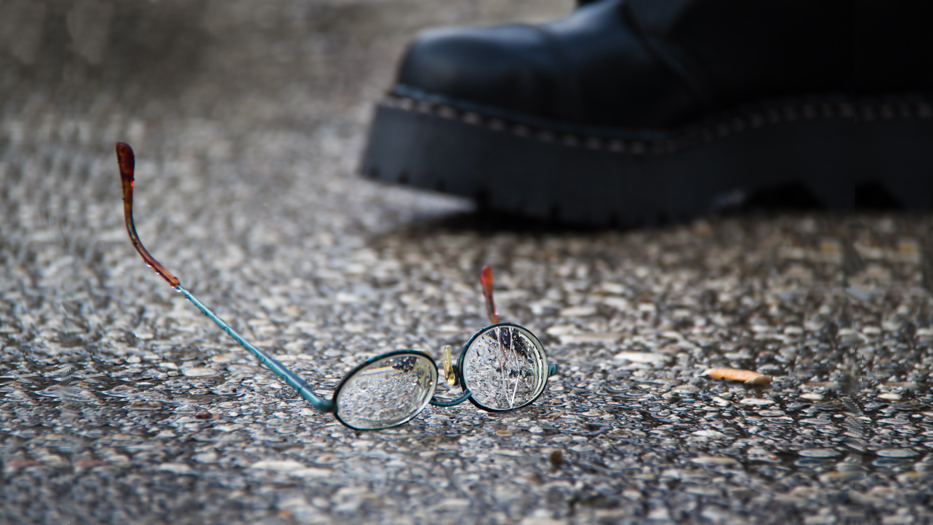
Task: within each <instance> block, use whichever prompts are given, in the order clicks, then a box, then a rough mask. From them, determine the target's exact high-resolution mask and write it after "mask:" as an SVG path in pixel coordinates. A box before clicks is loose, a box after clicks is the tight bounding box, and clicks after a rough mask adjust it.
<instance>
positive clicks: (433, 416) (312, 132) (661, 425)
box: [0, 0, 933, 525]
mask: <svg viewBox="0 0 933 525" xmlns="http://www.w3.org/2000/svg"><path fill="white" fill-rule="evenodd" d="M569 4H570V3H569V2H565V1H561V2H558V1H553V2H550V1H549V2H540V1H531V0H523V1H514V2H508V3H503V2H497V1H494V0H457V1H444V2H428V1H427V0H354V1H323V0H319V1H301V2H299V1H285V0H282V1H274V2H258V1H254V0H249V1H247V0H238V1H216V2H208V1H196V0H195V1H185V2H183V1H180V0H178V1H176V0H162V1H159V2H145V3H143V2H129V1H114V2H108V1H104V0H85V1H75V2H71V1H46V2H40V1H36V0H30V1H8V2H3V3H0V15H2V16H0V18H2V19H3V20H4V22H5V25H2V27H0V31H2V33H0V71H2V72H3V73H2V78H0V103H2V112H0V356H2V358H0V467H2V469H0V502H2V505H0V522H2V523H95V524H96V523H153V524H161V523H166V524H172V525H181V524H186V523H197V524H203V523H254V524H260V523H261V524H270V525H271V524H283V525H284V524H290V523H380V522H382V523H432V524H434V523H484V524H486V523H519V524H521V525H554V524H571V523H644V522H652V523H665V522H682V523H749V522H755V523H806V524H809V525H817V524H831V523H837V524H843V523H884V524H886V525H897V524H909V523H931V522H933V511H931V510H930V507H931V504H933V488H931V487H933V395H931V394H930V386H931V382H933V377H931V368H933V351H931V344H933V325H931V315H933V310H931V306H933V305H931V289H933V257H931V253H933V252H931V248H933V244H931V241H933V239H931V237H930V232H931V227H933V217H931V216H929V215H907V214H899V213H895V212H883V213H857V214H839V215H830V214H821V213H818V212H813V211H808V212H796V213H781V214H773V213H770V214H766V213H758V212H750V213H749V212H746V213H742V214H733V215H726V216H710V217H705V218H701V219H696V220H694V221H691V222H687V223H680V224H670V225H655V226H651V227H644V228H638V229H627V230H581V229H572V228H558V227H554V226H553V225H547V224H539V223H534V222H528V221H523V220H520V219H518V218H514V217H507V216H500V215H489V214H486V213H484V212H482V211H478V210H475V209H474V208H473V206H472V204H471V203H469V202H467V201H464V200H460V199H456V198H451V197H445V196H441V195H436V194H431V193H424V192H419V191H413V190H409V189H407V188H404V187H395V186H384V185H380V184H377V183H374V182H371V181H368V180H365V179H363V178H362V177H361V176H359V175H358V174H357V173H356V171H357V169H358V163H359V160H360V154H361V150H362V147H363V142H364V140H365V133H366V126H367V123H368V121H369V119H370V118H371V115H372V108H373V104H374V103H375V102H376V101H377V100H378V99H379V98H380V97H381V96H382V94H383V92H384V90H385V89H386V88H387V87H388V86H389V83H390V81H391V78H392V74H393V69H394V66H395V61H396V60H397V58H398V56H399V55H400V53H401V52H402V50H403V48H404V45H405V42H406V41H407V40H408V39H409V38H410V37H411V36H412V35H413V34H414V33H415V32H416V31H417V30H419V29H420V28H423V27H430V26H434V25H444V24H483V23H493V22H500V21H509V20H525V21H534V20H543V19H547V18H552V17H556V16H559V15H560V14H562V13H565V12H567V10H569V9H570V7H571V6H570V5H569ZM117 140H121V141H125V142H128V143H130V144H132V145H133V147H134V148H135V150H136V153H137V171H136V221H137V227H138V230H139V234H140V236H141V238H142V240H143V242H145V243H146V245H147V246H148V248H149V249H150V251H151V252H152V253H153V255H154V256H155V257H156V258H157V259H159V260H160V261H161V262H162V263H163V264H164V265H165V266H166V267H167V268H168V269H169V270H170V271H172V272H173V273H174V274H176V275H177V276H178V277H179V278H180V279H181V282H182V283H183V284H184V285H185V286H186V287H187V288H188V289H189V290H191V291H192V292H193V293H195V294H196V295H197V296H198V297H199V298H200V299H201V300H202V301H203V302H204V303H206V304H207V305H208V306H210V307H212V308H214V309H215V310H216V311H217V313H218V314H219V315H220V316H221V317H223V318H224V319H226V320H227V321H229V322H230V323H231V324H232V325H233V326H234V327H235V328H236V329H237V330H239V331H240V332H241V333H242V334H243V335H244V336H245V337H246V338H247V339H249V340H251V341H253V342H254V343H255V344H256V345H257V346H258V347H260V348H262V349H263V350H265V351H267V352H269V353H271V354H272V355H274V356H275V357H276V358H277V359H278V360H280V361H281V362H282V363H284V364H286V365H287V366H289V367H290V368H292V369H293V370H295V371H296V372H297V373H298V374H299V375H300V376H302V377H303V378H305V379H306V380H307V381H308V382H309V383H310V384H311V385H313V386H315V387H316V388H318V389H319V390H320V391H322V392H325V393H327V392H332V391H333V389H334V388H335V387H336V386H337V382H338V381H339V380H340V378H341V377H342V376H343V375H344V374H345V373H346V372H347V371H348V370H350V369H351V368H352V367H353V366H355V365H356V364H358V363H360V362H362V361H364V360H365V359H367V358H369V357H372V356H375V355H377V354H379V353H381V352H385V351H388V350H392V349H398V348H411V349H418V350H422V351H425V352H428V353H430V354H431V355H433V356H434V357H435V358H436V359H438V360H440V357H441V349H442V347H443V346H444V345H445V344H451V345H453V346H454V348H455V349H458V348H460V346H462V345H463V343H465V342H466V341H467V340H468V339H469V337H470V336H471V335H472V334H473V333H474V332H476V331H477V330H478V329H480V328H482V327H483V326H485V325H486V324H487V321H486V319H485V308H484V304H483V298H482V295H481V290H480V285H479V271H480V268H481V267H482V266H483V265H487V264H488V265H491V266H492V267H493V268H494V271H495V285H496V298H497V304H498V309H499V312H500V314H501V315H502V318H503V320H507V321H512V322H516V323H519V324H521V325H524V326H526V327H528V328H529V329H530V330H532V331H533V332H535V333H536V334H538V336H539V337H540V338H541V340H542V342H543V344H544V346H545V348H546V350H547V353H548V357H549V359H550V360H551V362H553V363H556V364H557V365H558V367H559V374H558V375H557V376H554V377H552V378H551V379H550V381H549V383H548V388H547V390H546V391H545V393H544V395H543V396H542V397H541V398H540V399H538V400H537V401H536V402H535V403H533V404H532V405H531V406H529V407H527V408H524V409H521V410H518V411H516V412H506V413H490V412H483V411H481V410H478V409H477V408H475V407H474V406H472V405H470V404H469V403H466V404H463V405H460V406H457V407H453V408H436V407H429V408H427V409H426V410H425V411H424V412H423V413H422V414H421V415H420V416H419V417H417V418H416V419H414V420H413V421H411V422H410V423H408V424H407V425H404V426H401V427H398V428H394V429H390V430H383V431H375V432H360V431H354V430H350V429H348V428H346V427H344V426H342V425H341V424H339V423H338V422H337V421H336V419H335V418H334V417H333V416H332V415H330V414H322V413H319V412H317V411H315V410H313V409H312V408H311V407H310V406H309V405H308V404H307V403H306V402H305V401H303V400H302V399H301V398H299V397H297V396H296V394H295V393H294V392H293V391H291V390H290V389H289V388H288V387H287V386H285V385H283V384H282V383H280V382H279V381H278V380H277V379H275V378H274V377H273V375H272V374H271V373H270V372H269V371H268V370H266V369H265V368H262V367H261V366H260V365H259V364H258V363H257V362H256V361H255V360H254V359H253V358H252V357H250V356H249V354H248V353H247V352H246V351H245V350H243V349H242V348H240V347H239V346H238V345H237V344H236V343H235V342H234V341H233V340H232V339H230V338H229V337H228V336H227V335H225V334H224V333H222V332H221V331H220V330H219V329H218V328H217V327H216V326H214V325H213V324H212V323H211V322H210V321H209V320H208V319H207V318H206V317H204V316H203V315H202V314H201V313H199V312H198V311H197V310H196V309H195V308H194V306H193V305H191V304H190V303H188V302H187V301H186V300H185V299H184V297H182V296H181V295H180V294H178V293H176V292H174V291H173V290H172V289H171V288H170V287H169V286H168V285H167V284H166V283H165V282H164V281H162V280H161V279H160V278H159V277H158V276H157V275H156V274H155V273H153V272H152V271H151V270H150V269H148V268H147V267H146V265H145V264H144V263H143V262H142V260H141V259H140V258H139V257H138V256H137V254H136V253H135V252H134V251H133V248H132V246H131V244H130V242H129V240H128V238H127V236H126V231H125V229H124V225H123V216H122V204H121V197H120V184H119V176H118V172H117V166H116V159H115V156H114V153H113V146H114V142H115V141H117ZM455 351H456V350H455ZM714 367H734V368H742V369H750V370H754V371H758V372H761V373H765V374H768V375H770V376H772V377H773V381H772V383H771V384H770V385H767V386H764V387H752V386H745V385H743V384H740V383H729V382H725V381H722V380H716V379H711V378H707V377H704V376H703V375H702V373H703V372H704V370H706V369H708V368H714ZM440 388H441V390H445V389H446V388H447V387H446V386H445V385H442V386H441V387H440ZM445 395H446V394H445Z"/></svg>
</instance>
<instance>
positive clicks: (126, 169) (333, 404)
mask: <svg viewBox="0 0 933 525" xmlns="http://www.w3.org/2000/svg"><path fill="white" fill-rule="evenodd" d="M116 153H117V164H118V166H119V171H120V179H121V184H122V189H123V210H124V222H125V224H126V229H127V233H128V235H129V237H130V241H131V242H132V244H133V247H134V248H135V249H136V251H137V253H139V255H140V256H141V257H142V258H143V260H144V261H145V262H146V263H147V264H148V265H149V267H151V268H152V269H153V270H154V271H155V272H156V273H157V274H159V276H161V277H162V278H163V279H165V280H166V281H167V282H168V283H169V285H171V286H172V287H173V288H174V289H175V290H176V291H178V292H179V293H181V294H182V295H184V296H185V298H186V299H188V300H189V301H190V302H191V303H192V304H194V305H195V307H197V308H198V309H199V310H200V311H201V313H203V314H204V315H206V316H207V317H208V318H210V319H211V320H212V321H214V323H215V324H216V325H217V326H219V327H220V328H221V329H222V330H223V331H224V332H225V333H226V334H227V335H229V336H230V337H232V338H233V339H234V340H235V341H236V342H237V343H239V344H240V346H242V347H243V348H245V349H246V350H247V351H249V352H250V353H251V354H252V355H253V357H255V358H256V359H257V360H258V361H259V362H260V364H262V365H263V366H265V367H266V368H268V369H269V370H270V371H271V372H272V373H273V374H275V375H276V376H277V377H278V378H279V379H281V380H282V381H284V382H285V384H287V385H288V386H290V387H292V388H293V389H295V390H296V391H297V392H298V395H299V396H300V397H301V398H303V399H304V400H305V401H307V402H308V403H310V404H311V406H312V407H314V408H315V409H317V410H319V411H321V412H325V413H327V412H330V413H333V414H334V416H335V418H336V419H337V420H338V421H339V422H340V423H341V424H343V425H344V426H346V427H348V428H351V429H354V430H385V429H388V428H393V427H397V426H400V425H404V424H405V423H408V422H409V421H411V420H412V419H414V418H415V417H417V416H418V415H419V414H421V412H423V411H424V409H425V408H427V405H429V404H430V405H433V406H438V407H451V406H456V405H459V404H461V403H463V402H464V401H466V400H469V401H470V402H471V403H472V404H473V405H474V406H476V407H477V408H479V409H481V410H485V411H488V412H509V411H512V410H517V409H520V408H523V407H526V406H528V405H530V404H532V403H534V402H535V401H537V400H538V398H539V397H541V395H542V394H544V391H545V390H546V389H547V388H546V386H547V380H548V378H550V377H551V376H553V375H555V374H557V365H555V364H550V365H548V363H547V353H546V352H545V351H544V346H543V345H542V344H541V341H540V340H538V338H537V336H535V335H534V334H533V333H532V332H531V331H530V330H528V329H527V328H525V327H523V326H521V325H517V324H514V323H508V322H502V323H500V322H498V314H497V313H496V312H495V305H494V303H493V301H492V273H491V269H489V267H485V268H484V269H483V279H482V280H483V287H484V295H485V296H486V305H487V313H488V314H489V316H490V319H491V320H492V321H493V324H491V325H488V326H486V327H484V328H482V329H481V330H479V331H478V332H476V333H475V334H474V335H473V336H472V337H471V338H470V340H469V341H467V343H466V344H465V345H464V347H463V350H462V351H461V352H460V357H459V359H458V362H457V365H456V366H454V367H453V368H454V370H453V372H454V374H455V377H456V382H455V383H453V384H455V385H456V384H459V385H460V386H461V388H462V389H463V393H462V394H461V395H460V397H457V398H455V399H453V400H451V401H444V400H441V399H438V398H437V395H436V394H437V385H438V381H437V379H438V376H439V375H440V374H439V373H438V368H437V362H436V361H435V360H434V358H433V357H431V356H430V355H429V354H427V353H426V352H422V351H420V350H413V349H400V350H393V351H390V352H386V353H383V354H379V355H377V356H374V357H371V358H369V359H367V360H365V361H363V362H362V363H360V364H359V365H357V366H355V367H353V368H352V369H351V370H350V371H349V372H347V373H346V374H345V375H344V376H343V378H342V379H341V380H340V382H339V383H338V384H337V387H336V388H335V389H334V393H333V398H332V399H330V400H328V399H326V398H324V397H323V396H321V395H319V394H317V393H315V392H314V391H313V390H312V389H311V385H309V384H308V382H307V381H305V380H304V379H302V378H301V377H299V376H298V375H297V374H295V373H294V372H292V371H291V370H289V369H288V368H287V367H286V366H285V365H283V364H282V363H281V362H280V361H279V360H278V359H276V358H274V357H273V356H271V355H269V354H267V353H266V352H264V351H262V350H260V349H259V348H257V347H255V346H253V345H252V344H251V343H250V342H249V341H247V340H246V339H245V338H243V336H241V335H240V334H239V333H238V332H237V331H236V330H234V329H233V327H231V326H230V325H229V324H227V322H226V321H224V320H223V319H221V318H220V317H219V316H217V314H215V313H214V312H213V311H212V310H211V309H210V308H208V307H207V305H205V304H204V303H202V302H201V301H200V300H199V299H198V298H197V297H195V296H194V294H192V293H191V292H190V291H188V290H187V289H186V288H184V287H183V286H182V285H181V282H180V281H179V279H178V278H177V277H175V276H174V275H172V273H171V272H169V271H168V270H167V269H166V268H165V267H164V266H162V265H161V264H160V263H159V262H158V261H157V260H156V259H155V258H154V257H153V256H152V255H151V254H150V253H149V251H148V250H147V249H146V247H145V246H144V245H143V244H142V241H141V240H140V239H139V234H138V233H137V232H136V224H135V221H134V220H133V186H134V182H135V180H134V172H135V154H134V153H133V148H132V147H130V145H129V144H126V143H124V142H118V143H117V144H116ZM487 279H488V281H487ZM499 327H514V328H518V329H520V330H522V331H524V332H525V333H526V334H527V335H528V336H530V337H531V338H532V339H533V341H532V343H533V344H534V346H535V348H536V349H538V350H540V355H541V357H542V358H543V360H544V366H545V367H547V377H545V378H544V379H543V384H544V386H542V388H541V390H540V391H539V392H538V393H537V394H536V395H535V396H534V397H533V398H532V399H530V400H528V401H526V402H525V403H523V404H522V405H520V406H518V407H514V408H507V409H496V408H492V407H488V406H485V405H483V404H481V403H480V402H478V401H477V400H476V399H475V398H474V397H473V393H472V391H471V390H470V389H469V388H468V386H467V384H466V379H465V377H464V374H463V370H464V361H465V359H466V355H467V351H468V350H469V348H470V346H471V345H472V344H473V342H474V341H476V340H477V338H479V337H481V336H482V335H483V334H485V333H486V332H488V331H490V330H492V329H497V328H499ZM403 355H411V356H416V357H422V358H425V359H427V360H428V361H429V362H430V363H432V364H433V365H434V368H433V370H434V378H433V380H432V384H433V391H432V393H431V397H430V399H429V400H428V401H427V403H423V404H422V406H421V407H420V408H419V409H418V410H417V411H415V412H413V413H412V414H411V415H410V416H408V417H406V418H404V419H402V420H400V421H398V422H395V423H393V424H391V425H387V426H384V427H378V428H372V429H364V428H359V427H356V426H353V425H351V424H349V423H347V422H346V421H344V420H343V419H342V418H341V417H340V416H339V414H338V405H337V399H338V397H339V395H340V391H341V389H342V388H343V387H344V386H346V385H347V384H348V381H349V380H350V379H351V378H353V377H354V376H355V375H357V374H358V373H359V372H361V371H362V370H364V369H365V368H366V367H367V366H369V365H371V364H373V363H376V362H378V361H380V360H383V359H386V358H388V357H395V356H403ZM446 373H447V371H446V370H445V374H446Z"/></svg>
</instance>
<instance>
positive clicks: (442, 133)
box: [361, 94, 933, 226]
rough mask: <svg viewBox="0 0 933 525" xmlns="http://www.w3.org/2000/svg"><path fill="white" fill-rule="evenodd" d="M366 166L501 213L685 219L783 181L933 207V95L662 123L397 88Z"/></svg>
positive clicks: (795, 105)
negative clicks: (491, 105)
mask: <svg viewBox="0 0 933 525" xmlns="http://www.w3.org/2000/svg"><path fill="white" fill-rule="evenodd" d="M361 170H362V172H363V174H364V175H365V176H367V177H369V178H372V179H377V180H383V181H391V182H398V183H403V184H409V185H412V186H416V187H421V188H427V189H433V190H436V191H440V192H444V193H450V194H455V195H461V196H465V197H469V198H473V199H475V200H477V203H478V205H479V206H481V207H482V208H488V209H491V210H494V211H498V212H506V213H514V214H519V215H524V216H529V217H533V218H539V219H547V220H556V221H558V222H562V223H568V224H580V225H592V226H610V225H620V226H635V225H642V224H651V223H658V222H666V221H679V220H684V219H688V218H691V217H696V216H699V215H705V214H709V213H711V212H715V210H717V209H720V208H722V207H723V206H724V205H729V203H730V202H734V201H736V200H741V199H742V198H743V196H748V195H751V194H753V193H754V192H756V191H759V190H763V189H767V188H779V187H785V188H786V187H791V188H796V189H799V190H800V191H802V192H809V194H810V195H812V197H813V199H815V201H816V203H817V204H818V205H821V206H822V207H823V208H825V209H829V210H841V211H846V210H852V209H857V208H860V207H863V206H865V205H866V204H870V203H871V202H876V201H877V197H878V194H879V193H881V194H884V198H883V199H882V200H883V201H884V202H885V203H887V204H889V205H890V206H893V207H898V208H903V209H907V210H917V211H924V210H929V209H930V208H931V204H933V95H929V94H910V95H899V96H896V97H883V98H882V97H876V98H861V99H857V100H854V99H851V98H848V97H844V96H824V97H807V98H797V99H784V100H777V101H772V102H768V103H763V104H758V105H755V106H750V107H744V108H740V109H737V110H733V111H729V112H724V113H723V114H721V115H719V116H717V117H716V118H711V119H706V120H704V121H702V122H697V123H695V124H692V125H689V126H686V127H684V128H682V129H678V130H663V131H658V130H627V129H606V128H588V129H581V128H575V127H573V126H570V125H565V124H562V123H556V122H544V121H541V120H539V119H535V118H532V117H527V116H524V115H517V114H503V113H502V112H497V111H495V110H493V109H489V110H486V109H485V108H475V107H473V108H470V109H463V105H456V104H445V103H441V102H436V101H428V100H424V99H416V98H409V97H401V96H389V97H387V98H385V99H384V100H382V101H381V102H380V103H379V104H378V105H377V109H376V114H375V119H374V121H373V124H372V127H371V131H370V136H369V143H368V146H367V149H366V151H365V154H364V158H363V162H362V166H361ZM789 185H790V186H789ZM795 191H796V190H795ZM872 199H875V201H873V200H872Z"/></svg>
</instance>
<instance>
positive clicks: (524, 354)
mask: <svg viewBox="0 0 933 525" xmlns="http://www.w3.org/2000/svg"><path fill="white" fill-rule="evenodd" d="M465 351H466V356H465V357H464V362H463V378H464V382H465V383H466V385H465V386H466V388H468V389H469V390H470V391H471V392H472V393H473V399H474V400H475V401H476V402H477V403H479V404H480V405H481V406H483V407H485V408H488V409H491V410H510V409H513V408H519V407H522V406H525V405H527V404H528V403H530V402H532V401H534V400H535V399H536V398H537V397H538V395H540V394H541V392H542V391H543V390H544V385H545V382H546V381H547V362H546V359H545V357H544V351H543V350H542V348H541V343H539V342H538V340H537V339H536V338H535V337H534V336H533V335H531V333H530V332H528V331H527V330H524V329H522V328H519V327H517V326H494V327H489V328H487V329H486V330H485V331H484V332H482V333H481V334H480V335H478V336H477V337H476V338H475V339H474V340H473V342H472V343H471V344H470V346H469V347H468V348H467V349H466V350H465Z"/></svg>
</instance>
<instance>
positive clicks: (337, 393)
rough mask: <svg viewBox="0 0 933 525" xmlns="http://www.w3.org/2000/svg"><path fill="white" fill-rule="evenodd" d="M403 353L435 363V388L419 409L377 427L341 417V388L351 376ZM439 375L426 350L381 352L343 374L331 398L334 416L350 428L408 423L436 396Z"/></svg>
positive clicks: (394, 425) (357, 428)
mask: <svg viewBox="0 0 933 525" xmlns="http://www.w3.org/2000/svg"><path fill="white" fill-rule="evenodd" d="M401 355H412V356H416V357H423V358H425V359H427V360H428V362H429V363H431V364H433V365H434V366H433V367H431V368H430V370H432V371H433V372H434V374H433V375H434V377H433V379H432V381H431V382H432V384H433V385H434V388H432V389H431V395H429V396H427V397H426V398H425V400H424V401H423V402H422V403H421V406H420V407H419V408H418V410H416V411H414V412H413V413H412V414H411V415H410V416H408V417H407V418H405V419H403V420H401V421H398V422H396V423H393V424H391V425H387V426H384V427H375V428H360V427H356V426H353V425H351V424H349V423H347V422H346V421H344V420H343V418H341V417H340V412H339V406H338V403H337V398H339V397H340V391H341V390H342V389H343V387H344V386H345V385H346V384H347V382H348V381H349V380H350V378H351V377H353V376H354V375H356V374H357V373H358V372H360V371H361V370H363V369H364V368H366V367H367V366H369V365H371V364H373V363H375V362H376V361H379V360H380V359H385V358H387V357H396V356H401ZM437 376H438V374H437V363H435V362H434V359H433V358H431V356H429V355H428V354H426V353H424V352H421V351H419V350H394V351H392V352H386V353H384V354H379V355H377V356H376V357H371V358H369V359H367V360H366V361H363V362H362V363H360V364H358V365H356V366H355V367H353V370H350V371H349V372H348V373H347V375H345V376H343V379H341V380H340V383H338V384H337V388H336V389H334V396H333V398H331V399H332V402H333V404H334V417H336V418H337V420H338V421H340V422H341V423H343V424H344V425H345V426H347V427H349V428H352V429H353V430H384V429H387V428H393V427H397V426H399V425H404V424H405V423H408V422H409V421H411V420H412V419H414V418H416V417H418V414H420V413H422V412H424V409H425V408H426V407H427V406H428V404H429V403H430V402H431V399H433V398H434V395H435V394H436V393H437Z"/></svg>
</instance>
